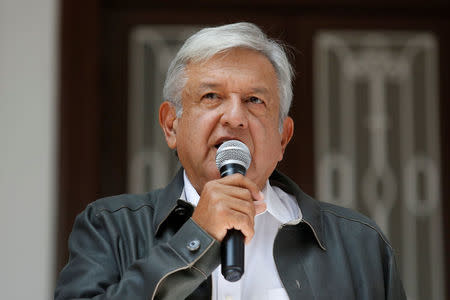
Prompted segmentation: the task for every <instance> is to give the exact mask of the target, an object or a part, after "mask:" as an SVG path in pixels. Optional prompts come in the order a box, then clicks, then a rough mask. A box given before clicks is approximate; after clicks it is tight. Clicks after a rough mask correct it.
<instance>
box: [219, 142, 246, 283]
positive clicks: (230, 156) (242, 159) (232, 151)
mask: <svg viewBox="0 0 450 300" xmlns="http://www.w3.org/2000/svg"><path fill="white" fill-rule="evenodd" d="M251 161H252V157H251V155H250V150H248V147H247V146H246V145H245V144H244V143H242V142H240V141H237V140H230V141H226V142H224V143H223V144H222V145H220V147H219V149H218V150H217V154H216V165H217V168H218V169H219V172H220V177H225V176H228V175H232V174H236V173H240V174H242V175H244V176H245V173H246V172H247V169H248V167H249V166H250V162H251ZM220 256H221V264H222V275H223V277H225V279H226V280H228V281H230V282H235V281H238V280H239V279H241V277H242V274H244V235H243V234H242V232H241V231H240V230H236V229H229V230H228V232H227V234H226V235H225V237H224V239H223V240H222V244H221V248H220Z"/></svg>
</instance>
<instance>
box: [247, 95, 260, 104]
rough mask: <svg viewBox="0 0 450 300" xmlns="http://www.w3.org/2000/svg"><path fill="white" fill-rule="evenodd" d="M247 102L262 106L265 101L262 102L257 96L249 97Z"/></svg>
mask: <svg viewBox="0 0 450 300" xmlns="http://www.w3.org/2000/svg"><path fill="white" fill-rule="evenodd" d="M247 101H248V102H251V103H255V104H262V103H264V101H262V100H261V99H259V98H258V97H255V96H251V97H249V98H248V100H247Z"/></svg>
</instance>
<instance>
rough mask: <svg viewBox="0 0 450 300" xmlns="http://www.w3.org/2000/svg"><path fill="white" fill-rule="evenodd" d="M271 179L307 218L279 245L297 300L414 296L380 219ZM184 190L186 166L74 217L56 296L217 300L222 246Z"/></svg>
mask: <svg viewBox="0 0 450 300" xmlns="http://www.w3.org/2000/svg"><path fill="white" fill-rule="evenodd" d="M270 182H271V184H272V185H275V186H278V187H280V188H281V189H283V190H284V191H286V192H287V193H290V194H292V195H295V197H296V198H297V200H298V203H299V205H300V209H301V211H302V214H303V219H302V221H301V222H300V223H299V224H297V225H285V226H282V227H280V229H279V231H278V234H277V236H276V238H275V243H274V248H273V255H274V259H275V263H276V266H277V269H278V273H279V275H280V278H281V281H282V282H283V285H284V287H285V289H286V291H287V293H288V295H289V298H290V299H345V300H351V299H358V300H364V299H374V300H375V299H376V300H379V299H406V297H405V294H404V291H403V287H402V284H401V281H400V279H399V274H398V271H397V267H396V263H395V258H394V251H393V249H392V247H391V246H390V244H389V242H388V241H387V239H386V238H385V237H384V235H383V234H382V233H381V231H380V229H379V228H378V227H377V226H376V225H375V223H374V222H373V221H371V220H370V219H368V218H367V217H364V216H362V215H361V214H358V213H356V212H354V211H351V210H348V209H345V208H341V207H337V206H334V205H331V204H327V203H322V202H318V201H316V200H313V199H312V198H310V197H309V196H307V195H306V194H304V193H303V192H302V191H301V190H300V189H299V188H298V186H297V185H296V184H295V183H294V182H292V181H291V180H290V179H289V178H287V177H286V176H284V175H282V174H280V173H279V172H277V171H275V172H274V173H273V174H272V176H271V177H270ZM182 189H183V173H182V170H180V172H178V174H177V175H176V177H175V179H174V180H173V181H172V182H171V183H170V184H169V185H168V186H167V187H166V188H164V189H161V190H156V191H153V192H151V193H149V194H147V195H142V196H137V195H120V196H115V197H108V198H103V199H100V200H97V201H96V202H94V203H91V204H90V205H89V206H88V207H87V208H86V210H85V211H83V212H82V213H81V214H80V215H79V216H78V217H77V218H76V220H75V224H74V227H73V231H72V233H71V235H70V238H69V250H70V258H69V262H68V263H67V265H66V266H65V267H64V269H63V270H62V271H61V273H60V276H59V279H58V283H57V287H56V291H55V299H120V300H124V299H133V300H134V299H163V298H164V299H184V298H188V299H210V297H211V280H210V274H211V272H212V271H213V270H214V269H215V268H216V267H217V266H218V265H219V264H220V258H219V257H220V254H219V252H220V244H219V243H218V242H217V241H216V240H214V239H213V238H212V237H211V236H210V235H209V234H208V233H206V232H205V231H204V230H202V228H200V227H199V226H198V225H197V224H196V223H195V222H194V221H192V219H190V216H191V214H192V211H193V207H192V206H191V205H189V204H187V203H186V202H184V201H182V200H178V197H179V196H180V195H181V192H182ZM192 241H198V242H199V243H197V242H194V243H192Z"/></svg>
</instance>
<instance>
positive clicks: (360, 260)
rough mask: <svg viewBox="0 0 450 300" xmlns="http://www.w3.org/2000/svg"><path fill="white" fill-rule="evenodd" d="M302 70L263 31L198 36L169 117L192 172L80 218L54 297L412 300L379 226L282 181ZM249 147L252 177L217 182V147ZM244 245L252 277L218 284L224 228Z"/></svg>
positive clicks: (180, 69)
mask: <svg viewBox="0 0 450 300" xmlns="http://www.w3.org/2000/svg"><path fill="white" fill-rule="evenodd" d="M291 79H292V69H291V66H290V64H289V62H288V59H287V57H286V54H285V52H284V51H283V48H282V47H281V46H280V45H279V44H277V43H276V42H274V41H272V40H270V39H268V38H267V37H266V36H265V35H264V33H262V32H261V31H260V29H259V28H258V27H256V26H255V25H253V24H249V23H237V24H231V25H226V26H221V27H215V28H206V29H204V30H201V31H200V32H198V33H196V34H195V35H193V36H192V37H191V38H189V39H188V40H187V41H186V43H185V44H184V46H183V47H182V49H181V50H180V51H179V53H178V54H177V56H176V58H175V59H174V61H173V62H172V64H171V66H170V68H169V71H168V74H167V79H166V84H165V87H164V97H165V99H167V100H168V101H166V102H164V103H163V104H162V105H161V107H160V112H159V118H160V124H161V127H162V129H163V131H164V134H165V137H166V141H167V144H168V146H169V148H171V149H174V150H176V151H177V154H178V157H179V160H180V162H181V164H182V166H183V169H182V170H180V172H179V173H178V175H176V177H175V179H174V180H173V181H172V182H171V183H170V184H169V185H168V186H167V187H166V188H164V189H162V190H157V191H153V192H150V193H149V194H147V195H142V196H137V195H120V196H116V197H110V198H105V199H100V200H98V201H96V202H94V203H92V204H91V205H89V206H88V207H87V208H86V210H85V211H84V212H83V213H81V214H80V215H79V216H78V217H77V219H76V221H75V225H74V228H73V232H72V234H71V236H70V239H69V249H70V259H69V262H68V264H67V266H66V267H65V268H64V269H63V270H62V272H61V274H60V278H59V281H58V286H57V288H56V292H55V298H56V299H75V298H76V299H79V298H83V299H163V298H164V299H184V298H188V299H288V298H290V299H405V295H404V292H403V288H402V285H401V282H400V279H399V276H398V273H397V269H396V264H395V258H394V254H393V250H392V248H391V246H390V245H389V243H388V242H387V240H386V238H385V237H384V236H383V234H382V233H381V231H380V230H379V229H378V227H377V226H376V225H375V224H374V223H373V222H372V221H371V220H370V219H368V218H366V217H364V216H362V215H360V214H358V213H356V212H353V211H350V210H348V209H344V208H340V207H336V206H333V205H331V204H325V203H321V202H318V201H315V200H313V199H311V198H310V197H308V196H307V195H305V194H304V193H303V192H302V191H301V190H300V189H299V188H298V187H297V185H295V183H293V182H292V181H291V180H290V179H289V178H287V177H285V176H284V175H282V174H280V173H278V172H277V171H275V167H276V165H277V163H278V162H279V161H280V160H281V159H282V158H283V153H284V150H285V149H286V146H287V144H288V143H289V141H290V139H291V137H292V134H293V130H294V125H293V120H292V119H291V118H290V117H288V116H287V115H288V111H289V106H290V102H291V99H292V87H291ZM227 140H239V141H241V142H243V143H244V144H246V145H247V147H248V148H249V150H250V153H251V156H252V162H251V165H250V167H249V169H248V171H247V175H246V176H245V177H244V176H242V175H240V174H235V175H231V176H227V177H224V178H220V175H219V172H218V170H217V167H216V165H215V155H216V153H217V148H218V147H219V146H220V145H221V144H222V143H223V142H225V141H227ZM232 228H235V229H238V230H240V231H241V232H242V233H243V235H244V236H245V242H246V251H245V253H246V257H245V273H244V275H243V277H242V279H241V280H240V281H238V282H235V283H230V282H227V281H226V280H225V279H224V278H223V276H222V275H221V274H220V243H221V241H222V239H223V238H224V236H225V234H226V232H227V230H228V229H232Z"/></svg>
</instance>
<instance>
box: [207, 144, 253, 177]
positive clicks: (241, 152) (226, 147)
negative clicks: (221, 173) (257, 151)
mask: <svg viewBox="0 0 450 300" xmlns="http://www.w3.org/2000/svg"><path fill="white" fill-rule="evenodd" d="M251 161H252V156H251V155H250V150H248V147H247V146H246V145H245V144H244V143H242V142H240V141H237V140H231V141H226V142H224V143H223V144H222V145H220V147H219V149H218V150H217V153H216V165H217V168H218V169H219V170H220V168H222V167H223V166H224V165H226V164H229V163H234V164H240V165H241V166H243V167H244V168H245V169H246V170H247V169H248V167H249V166H250V163H251Z"/></svg>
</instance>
